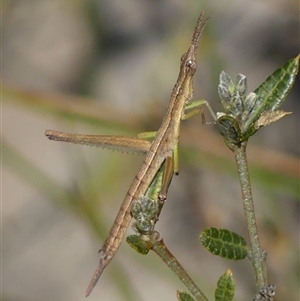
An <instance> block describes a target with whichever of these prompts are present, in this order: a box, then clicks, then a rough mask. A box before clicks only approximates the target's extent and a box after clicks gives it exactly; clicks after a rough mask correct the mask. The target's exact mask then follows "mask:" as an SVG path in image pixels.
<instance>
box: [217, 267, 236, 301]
mask: <svg viewBox="0 0 300 301" xmlns="http://www.w3.org/2000/svg"><path fill="white" fill-rule="evenodd" d="M234 290H235V282H234V280H233V276H232V272H231V271H230V270H229V269H228V270H227V271H226V273H225V274H223V275H222V276H221V277H220V278H219V280H218V283H217V288H216V291H215V301H232V299H233V296H234Z"/></svg>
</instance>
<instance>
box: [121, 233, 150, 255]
mask: <svg viewBox="0 0 300 301" xmlns="http://www.w3.org/2000/svg"><path fill="white" fill-rule="evenodd" d="M126 242H127V243H128V244H129V246H130V247H131V248H133V249H134V250H136V251H137V252H138V253H140V254H142V255H146V254H148V253H149V251H150V249H151V246H152V243H151V242H150V241H146V240H144V239H143V238H142V237H141V236H139V235H129V236H127V237H126Z"/></svg>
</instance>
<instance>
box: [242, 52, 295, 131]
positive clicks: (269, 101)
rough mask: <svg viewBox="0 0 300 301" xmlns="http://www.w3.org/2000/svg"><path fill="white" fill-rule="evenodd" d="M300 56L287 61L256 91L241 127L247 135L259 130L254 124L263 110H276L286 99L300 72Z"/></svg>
mask: <svg viewBox="0 0 300 301" xmlns="http://www.w3.org/2000/svg"><path fill="white" fill-rule="evenodd" d="M299 58H300V55H298V56H297V57H295V58H293V59H291V60H289V61H288V62H286V63H285V64H284V65H283V66H282V67H280V68H279V69H277V70H276V71H275V72H274V73H273V74H271V75H270V76H269V77H268V78H267V79H266V80H265V81H264V82H263V83H262V84H261V85H260V86H259V87H258V88H257V89H256V90H255V91H254V93H255V94H256V95H257V98H256V100H255V104H254V106H253V108H252V110H251V111H250V113H249V115H248V117H247V119H246V120H245V122H244V124H243V125H242V128H241V130H242V132H243V133H245V136H246V137H249V136H251V135H253V134H254V133H255V132H256V131H257V128H255V127H254V124H255V122H256V121H257V120H258V119H259V117H260V115H261V114H262V112H264V111H275V110H276V109H277V108H278V107H279V106H280V105H281V104H282V103H283V101H284V100H285V99H286V97H287V95H288V93H289V91H290V90H291V88H292V86H293V84H294V82H295V78H296V75H297V73H298V69H299Z"/></svg>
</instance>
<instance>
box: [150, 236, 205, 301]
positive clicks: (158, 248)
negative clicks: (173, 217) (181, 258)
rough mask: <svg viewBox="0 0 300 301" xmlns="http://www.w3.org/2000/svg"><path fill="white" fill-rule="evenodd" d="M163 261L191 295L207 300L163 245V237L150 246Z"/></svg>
mask: <svg viewBox="0 0 300 301" xmlns="http://www.w3.org/2000/svg"><path fill="white" fill-rule="evenodd" d="M151 249H152V250H153V251H154V252H155V253H156V254H157V255H158V256H159V257H160V258H161V259H162V260H163V261H164V262H165V264H166V265H167V266H168V267H169V268H170V269H171V270H172V271H173V272H174V273H175V274H176V275H177V277H178V278H179V279H180V280H181V281H182V282H183V283H184V285H185V286H186V287H187V288H188V289H189V291H190V292H191V293H192V295H193V296H194V297H195V299H196V300H197V301H208V299H207V297H206V296H205V295H204V294H203V293H202V291H201V290H200V288H199V287H198V286H197V285H196V284H195V282H194V281H193V280H192V279H191V277H190V276H189V275H188V273H187V272H186V270H185V269H184V268H183V267H182V265H181V264H180V263H179V262H178V260H177V259H176V258H175V257H174V256H173V254H172V253H171V252H170V251H169V249H168V248H167V246H166V245H165V243H164V241H163V239H159V240H157V241H155V242H154V243H153V245H152V248H151Z"/></svg>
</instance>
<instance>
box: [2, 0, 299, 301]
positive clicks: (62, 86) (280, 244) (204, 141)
mask: <svg viewBox="0 0 300 301" xmlns="http://www.w3.org/2000/svg"><path fill="white" fill-rule="evenodd" d="M201 10H205V16H209V17H210V20H209V22H208V24H207V26H206V28H205V31H204V34H203V36H202V39H201V42H200V48H199V51H198V57H197V63H198V70H197V73H196V75H195V77H194V86H195V93H194V99H202V98H205V99H207V100H208V101H209V102H210V104H211V106H212V107H213V109H214V110H215V111H218V110H219V111H220V110H221V106H220V104H219V103H218V96H217V85H218V78H219V74H220V72H221V71H222V70H225V71H226V72H227V73H228V74H230V75H231V77H232V78H234V77H235V76H236V74H237V73H242V74H245V75H246V76H247V78H248V89H249V91H253V90H254V89H255V88H256V87H257V86H258V85H259V84H260V83H262V82H263V81H264V79H265V78H266V77H267V76H268V75H269V74H271V73H272V72H273V71H274V70H276V69H277V68H279V67H280V66H281V65H282V64H284V63H285V62H286V61H287V60H289V59H291V58H293V57H295V56H296V55H297V54H298V52H299V3H298V2H297V1H293V0H268V1H267V0H265V1H248V0H239V1H234V0H224V1H216V0H210V1H204V0H202V1H195V0H185V1H179V0H165V1H136V0H126V1H124V0H114V1H103V0H98V1H96V0H94V1H92V0H88V1H69V0H68V1H67V0H52V1H45V0H38V1H37V0H23V1H12V0H11V1H9V0H7V1H3V2H2V45H1V48H2V116H1V118H2V125H1V141H2V155H3V157H2V158H3V160H2V163H3V164H2V175H1V181H2V186H1V197H2V250H1V253H2V254H1V257H2V267H1V269H2V300H3V301H33V300H43V301H48V300H49V301H50V300H51V301H52V300H57V301H62V300H64V301H65V300H73V301H77V300H85V297H84V293H85V289H86V287H87V284H88V283H89V281H90V278H91V276H92V274H93V272H94V269H95V268H96V267H97V265H98V261H99V254H98V253H97V251H98V250H99V248H100V246H101V245H102V243H103V241H104V239H105V238H106V236H107V234H108V231H109V228H110V226H111V225H112V223H113V220H114V217H115V215H116V213H117V211H118V209H119V206H120V204H121V202H122V200H123V198H124V196H125V194H126V192H127V190H128V188H129V186H130V184H131V181H132V180H133V178H134V176H135V174H136V173H137V171H138V169H139V167H140V166H141V163H142V160H143V157H142V156H135V155H132V154H126V153H121V152H112V151H108V150H102V149H98V148H91V147H87V146H80V145H72V144H67V143H61V142H53V141H49V140H48V139H47V138H46V137H45V135H44V133H45V130H46V129H56V130H60V131H68V132H73V133H86V134H121V135H136V134H137V133H140V132H142V131H153V130H156V129H158V128H159V126H160V122H161V119H162V117H163V115H164V113H165V109H166V107H167V104H168V99H169V96H170V92H171V89H172V88H173V85H174V84H175V82H176V79H177V76H178V71H179V63H180V57H181V55H182V54H183V53H184V52H185V51H186V50H187V48H188V46H189V43H190V39H191V36H192V32H193V29H194V26H195V23H196V20H197V17H198V15H199V13H200V12H201ZM298 83H299V81H298ZM297 87H299V84H298V85H297V83H296V85H295V86H294V88H293V90H292V91H291V93H290V94H289V97H288V99H287V101H286V102H285V103H284V105H283V107H282V109H284V110H286V111H292V112H293V114H291V115H289V116H287V117H285V118H283V119H282V120H280V121H278V122H276V123H274V124H272V125H271V126H269V127H266V128H263V129H261V130H260V131H258V132H257V134H256V135H255V136H254V137H252V138H251V139H250V141H249V149H248V155H249V164H250V175H251V176H252V179H251V180H252V184H253V187H252V188H253V194H254V202H255V208H256V217H257V221H258V229H259V233H260V240H261V245H262V247H263V248H264V249H265V250H266V251H267V252H268V259H267V264H268V271H269V282H270V283H275V284H276V285H277V293H276V296H277V298H276V300H290V301H294V300H295V301H296V300H297V296H299V287H298V286H299V157H298V156H299V89H297ZM206 117H207V119H208V120H209V121H211V120H210V117H209V115H208V113H206ZM209 226H214V227H222V228H228V229H230V230H232V231H235V232H237V233H238V234H240V235H242V236H244V237H246V238H247V229H246V224H245V218H244V213H243V207H242V203H241V193H240V187H239V183H238V178H237V172H236V168H235V165H234V160H233V156H232V154H231V153H230V151H229V150H228V149H227V148H226V147H225V145H224V143H223V139H222V138H221V137H220V136H219V135H218V133H217V131H216V128H215V127H214V126H213V125H208V126H202V124H201V118H200V117H195V118H193V119H191V120H188V121H186V122H183V124H182V132H181V139H180V175H179V177H175V178H174V179H173V182H172V185H171V187H170V191H169V195H168V200H167V203H166V205H165V207H164V209H163V212H162V214H161V217H160V221H159V222H158V224H157V229H158V230H159V231H160V233H161V235H162V236H163V238H164V241H165V243H166V244H167V246H168V247H169V248H170V250H171V251H172V252H173V254H174V255H175V256H176V257H177V259H178V260H179V261H180V262H181V264H182V265H183V266H184V267H185V268H186V269H187V271H188V272H189V273H190V275H191V276H192V277H193V279H194V280H195V282H196V283H197V284H198V285H199V286H200V287H201V288H202V290H203V291H204V292H205V293H206V295H207V296H208V298H209V299H210V300H213V292H214V289H215V286H216V282H217V279H218V278H219V276H220V275H221V274H223V273H224V272H225V271H226V269H227V268H231V270H232V272H233V276H234V278H235V280H236V298H235V300H252V298H253V296H254V291H255V282H254V274H253V271H252V268H251V266H250V263H249V262H248V261H247V260H243V261H240V262H233V261H229V260H225V259H221V258H218V257H215V256H213V255H211V254H209V253H208V252H207V251H206V250H205V249H204V248H203V247H201V245H200V243H199V238H198V236H199V233H200V231H201V230H203V229H204V228H206V227H209ZM127 233H132V230H131V229H130V230H128V232H127ZM177 289H179V290H186V289H185V287H183V285H182V284H181V282H180V281H179V280H178V279H177V278H176V276H175V275H174V274H172V273H171V271H169V270H168V269H167V267H166V266H164V264H163V263H162V262H161V261H160V259H159V258H158V257H156V255H155V254H154V253H153V254H152V253H149V254H148V255H147V256H142V255H140V254H138V253H136V252H135V251H134V250H132V249H131V248H129V246H128V245H127V244H126V242H123V244H122V246H121V247H120V249H119V251H118V253H117V255H116V257H115V259H114V260H113V261H112V262H111V264H110V265H109V266H108V267H107V268H106V270H105V272H104V274H103V275H102V277H101V279H100V281H99V283H98V284H97V286H96V287H95V289H94V291H93V292H92V294H91V296H90V297H89V300H90V301H94V300H114V301H118V300H143V301H147V300H176V290H177Z"/></svg>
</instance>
